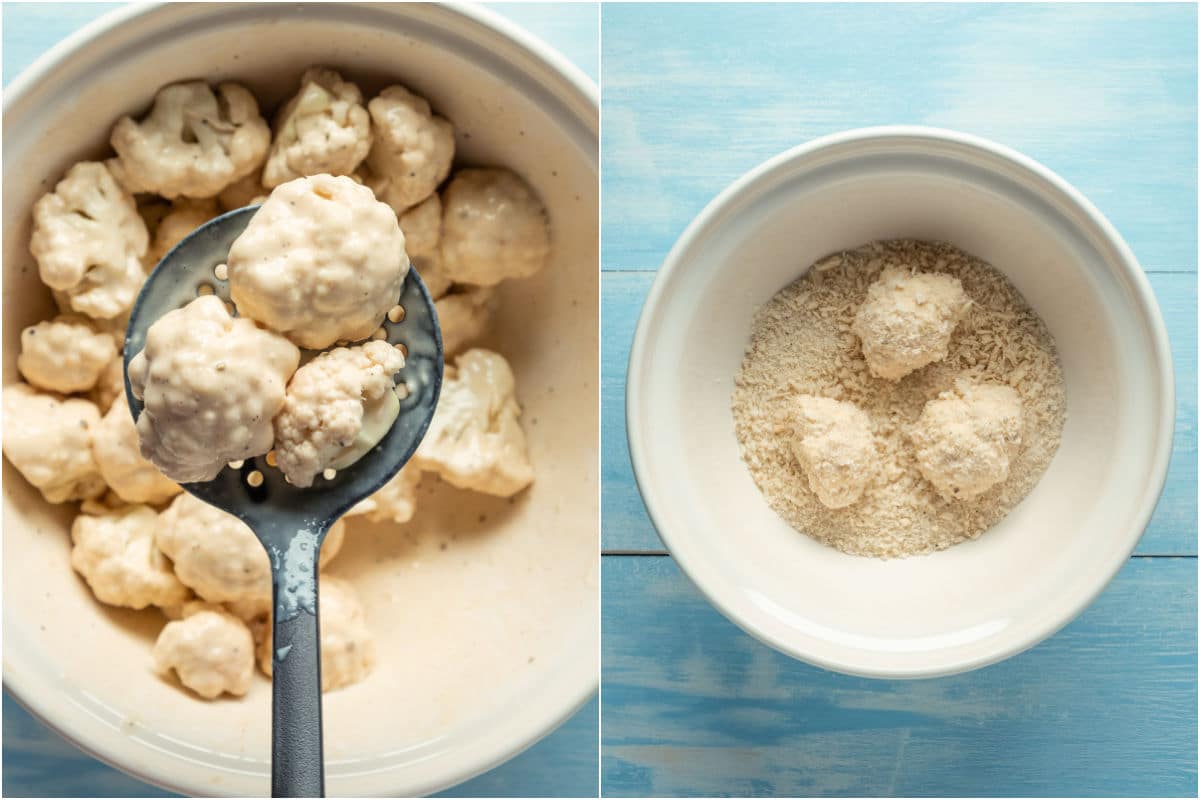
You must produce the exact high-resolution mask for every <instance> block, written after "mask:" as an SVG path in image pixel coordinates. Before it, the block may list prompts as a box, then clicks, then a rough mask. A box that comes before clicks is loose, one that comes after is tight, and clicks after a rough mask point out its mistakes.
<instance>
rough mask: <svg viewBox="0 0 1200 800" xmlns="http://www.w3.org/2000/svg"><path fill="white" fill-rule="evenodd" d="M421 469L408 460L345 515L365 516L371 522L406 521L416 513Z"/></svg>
mask: <svg viewBox="0 0 1200 800" xmlns="http://www.w3.org/2000/svg"><path fill="white" fill-rule="evenodd" d="M420 483H421V470H420V469H418V468H417V467H415V466H413V464H412V463H411V462H410V463H408V464H405V465H404V466H403V467H401V468H400V471H399V472H397V473H396V474H395V475H394V476H393V477H392V479H391V480H390V481H388V482H387V483H385V484H384V485H383V487H382V488H380V489H379V490H378V491H377V492H375V494H373V495H371V496H370V497H368V498H366V499H365V500H362V501H361V502H359V503H358V504H357V505H355V506H354V507H353V508H351V509H350V510H349V511H347V512H346V516H348V517H349V516H358V515H361V516H365V517H366V518H367V519H369V520H371V521H372V522H399V523H404V522H408V521H409V520H411V519H412V518H413V515H414V514H416V513H417V486H418V485H419V484H420Z"/></svg>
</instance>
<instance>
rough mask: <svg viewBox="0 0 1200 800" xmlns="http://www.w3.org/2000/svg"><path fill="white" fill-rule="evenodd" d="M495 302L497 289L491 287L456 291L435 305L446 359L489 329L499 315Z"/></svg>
mask: <svg viewBox="0 0 1200 800" xmlns="http://www.w3.org/2000/svg"><path fill="white" fill-rule="evenodd" d="M496 305H497V303H496V292H495V290H494V289H493V288H492V287H490V286H477V287H472V288H469V289H467V290H466V291H462V292H454V293H453V294H448V295H446V296H445V297H442V298H441V299H439V300H437V301H436V302H435V303H434V304H433V306H434V308H435V309H436V310H437V315H438V326H439V327H440V328H441V330H442V350H443V352H444V353H445V355H446V357H447V358H450V357H451V356H454V355H456V354H458V353H459V352H461V351H462V350H463V349H464V348H465V347H466V346H467V345H469V344H472V343H473V342H475V341H476V340H478V339H479V337H481V336H483V334H484V333H486V332H487V329H488V328H489V327H491V324H492V317H494V316H495V315H496Z"/></svg>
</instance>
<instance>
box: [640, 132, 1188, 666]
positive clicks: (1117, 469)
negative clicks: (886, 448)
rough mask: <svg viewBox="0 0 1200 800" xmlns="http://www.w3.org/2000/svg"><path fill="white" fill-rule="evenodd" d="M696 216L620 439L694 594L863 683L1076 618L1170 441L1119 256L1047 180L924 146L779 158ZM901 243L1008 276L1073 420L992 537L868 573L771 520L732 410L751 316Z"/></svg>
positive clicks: (1162, 377)
mask: <svg viewBox="0 0 1200 800" xmlns="http://www.w3.org/2000/svg"><path fill="white" fill-rule="evenodd" d="M703 220H704V222H703V224H702V225H700V226H698V229H696V230H694V231H689V233H688V234H685V236H684V238H683V239H682V240H681V243H680V244H679V245H677V248H676V250H675V251H674V252H673V253H672V256H671V257H669V258H668V264H667V265H666V266H665V267H664V271H665V274H664V276H663V277H662V278H661V279H660V280H661V282H662V285H661V286H659V285H656V286H655V289H654V292H653V294H652V297H651V299H650V300H649V301H648V303H647V308H646V310H645V311H644V312H643V314H644V316H643V320H642V323H641V325H640V326H639V330H638V339H639V341H638V342H637V343H636V344H635V348H634V353H635V355H634V359H633V362H632V363H631V368H630V379H629V380H630V387H631V388H630V399H629V416H630V420H629V424H630V441H631V447H632V449H633V453H634V463H635V467H636V468H637V475H638V480H639V484H640V485H641V487H642V490H643V493H644V494H645V496H646V500H647V504H648V506H649V508H650V510H651V513H652V515H653V517H654V519H655V522H656V525H657V527H658V529H659V531H660V533H661V534H662V536H663V538H664V540H665V541H666V542H667V544H668V545H669V546H670V548H671V550H672V552H673V554H675V555H676V556H677V558H678V559H679V561H680V562H681V564H682V566H683V567H684V568H685V570H686V571H687V572H688V574H689V575H690V576H691V577H692V578H693V580H695V581H696V582H697V583H698V584H699V585H700V587H701V588H702V589H703V590H704V591H705V592H706V593H707V594H708V596H709V597H710V599H712V600H713V601H714V602H715V603H716V604H717V605H718V606H719V607H720V608H721V609H722V610H723V611H724V612H725V613H726V614H727V615H729V616H730V617H731V618H733V619H734V620H735V621H737V622H739V623H740V624H741V625H743V627H746V628H747V629H748V630H749V631H750V632H752V633H754V634H755V635H757V636H759V637H760V638H762V639H764V640H765V641H766V642H768V643H769V644H772V645H774V646H776V647H778V648H779V649H782V650H784V651H785V652H788V653H790V654H792V655H794V656H797V657H800V658H803V659H805V660H808V661H811V662H814V663H817V664H820V665H823V666H827V667H830V668H833V669H838V670H841V671H846V672H852V673H858V674H867V675H880V676H916V675H929V674H940V673H948V672H954V671H958V670H962V669H967V668H971V667H974V666H979V665H982V664H984V663H989V662H991V661H994V660H998V659H999V658H1002V657H1005V656H1007V655H1011V654H1012V653H1015V652H1017V651H1019V650H1021V649H1023V648H1024V647H1027V646H1029V645H1031V644H1033V643H1034V642H1035V641H1037V640H1038V639H1040V638H1042V637H1043V636H1046V635H1048V634H1049V633H1051V632H1052V631H1054V630H1056V629H1057V628H1058V627H1060V626H1061V625H1062V624H1065V623H1066V622H1067V621H1068V620H1069V619H1070V618H1071V617H1073V616H1074V614H1076V613H1078V611H1079V610H1081V609H1082V607H1083V606H1084V605H1085V604H1086V603H1087V602H1088V601H1089V600H1090V599H1091V597H1093V596H1094V594H1095V593H1097V592H1098V591H1099V590H1100V589H1101V588H1102V587H1103V586H1104V584H1105V583H1106V582H1107V581H1108V579H1109V578H1110V577H1111V576H1112V574H1113V573H1115V571H1116V569H1117V568H1118V567H1119V566H1120V564H1121V563H1122V562H1123V560H1124V559H1125V558H1126V557H1127V556H1128V553H1129V552H1130V551H1131V549H1132V547H1133V545H1134V543H1135V542H1136V540H1137V538H1138V537H1139V536H1140V534H1141V531H1142V528H1143V527H1144V525H1145V522H1146V520H1147V519H1148V515H1149V511H1150V510H1151V509H1152V508H1153V505H1154V502H1155V500H1156V499H1157V494H1158V491H1159V489H1160V488H1161V484H1162V473H1163V471H1164V470H1165V463H1166V462H1165V453H1166V452H1168V451H1169V446H1170V445H1169V439H1170V435H1171V425H1172V422H1171V415H1170V405H1171V402H1172V401H1171V377H1170V370H1169V364H1167V359H1168V356H1167V355H1166V353H1165V351H1164V343H1163V342H1162V341H1161V340H1159V339H1157V338H1156V336H1155V329H1156V328H1155V326H1156V324H1158V323H1157V322H1156V315H1157V311H1156V310H1155V309H1154V307H1153V301H1152V300H1151V301H1150V307H1147V306H1146V305H1145V304H1144V301H1143V300H1142V299H1141V298H1142V295H1141V294H1140V292H1142V291H1144V290H1143V289H1141V288H1139V287H1138V286H1137V285H1136V283H1137V281H1136V280H1135V279H1134V278H1133V277H1132V275H1131V273H1130V272H1128V271H1127V270H1126V268H1125V267H1123V266H1122V264H1121V259H1122V255H1121V253H1120V252H1119V249H1120V248H1119V247H1116V246H1114V245H1113V244H1112V243H1111V242H1110V241H1109V240H1108V239H1106V238H1105V236H1104V235H1103V234H1102V231H1101V230H1100V228H1099V227H1098V226H1097V225H1096V224H1095V223H1094V222H1093V221H1091V220H1090V219H1089V218H1088V217H1087V215H1086V214H1084V213H1083V211H1082V210H1081V209H1080V207H1078V206H1076V205H1075V204H1074V203H1073V202H1071V201H1069V200H1068V198H1067V197H1066V195H1065V194H1063V192H1061V191H1059V190H1056V189H1054V188H1053V187H1052V186H1051V185H1050V183H1049V182H1047V181H1046V180H1045V179H1044V178H1043V177H1041V176H1039V175H1038V174H1036V173H1034V172H1032V171H1030V170H1027V169H1025V168H1024V167H1020V166H1018V165H1017V164H1015V163H1013V162H1011V161H1009V160H1008V159H1006V158H1003V157H1000V156H997V155H996V154H994V153H992V152H988V151H986V150H984V149H980V148H975V147H970V146H965V145H962V144H955V143H953V142H952V141H949V140H946V139H943V138H940V137H936V136H933V137H928V136H909V137H904V136H882V137H875V138H872V137H862V138H858V139H856V140H852V141H848V142H843V143H842V144H834V145H830V146H826V147H820V148H814V149H812V150H811V151H809V152H806V154H805V155H803V156H802V157H794V158H789V159H782V160H780V161H777V162H775V165H774V166H773V167H770V168H767V169H764V170H763V171H760V172H759V173H757V177H754V178H752V179H748V180H747V181H746V182H744V184H743V185H741V188H740V189H739V190H737V191H734V192H733V193H731V194H727V195H726V196H723V198H721V199H720V200H718V201H717V202H716V203H714V205H713V206H711V207H710V208H709V209H708V210H706V212H705V216H704V217H703ZM898 237H913V238H926V239H939V240H946V241H949V242H951V243H953V244H955V245H957V246H959V247H961V248H962V249H964V250H966V251H968V252H970V253H973V254H975V255H977V256H979V257H981V258H983V259H985V260H986V261H988V262H989V263H991V264H992V265H993V266H995V267H996V268H997V269H999V270H1000V271H1001V272H1003V273H1004V274H1005V275H1006V276H1007V277H1008V278H1009V280H1011V281H1012V283H1013V284H1014V285H1015V286H1016V287H1017V289H1018V290H1019V291H1020V292H1021V293H1022V294H1023V295H1024V296H1025V298H1026V299H1027V300H1028V302H1029V303H1030V304H1031V305H1032V307H1033V308H1034V309H1035V310H1036V311H1037V312H1038V313H1039V314H1040V315H1041V316H1042V318H1043V319H1044V320H1045V322H1046V324H1047V325H1048V327H1049V329H1050V332H1051V333H1052V335H1053V336H1054V337H1055V339H1056V341H1057V345H1058V348H1059V353H1060V357H1061V359H1062V363H1063V368H1064V372H1065V376H1066V381H1067V401H1068V419H1067V423H1066V428H1065V430H1064V433H1063V439H1062V445H1061V447H1060V449H1059V451H1058V453H1057V455H1056V456H1055V458H1054V460H1053V462H1052V463H1051V465H1050V468H1049V469H1048V471H1047V472H1046V474H1045V476H1044V477H1043V479H1042V480H1041V482H1040V483H1039V484H1038V485H1037V486H1036V488H1035V489H1034V491H1033V492H1032V493H1031V494H1030V495H1029V496H1028V497H1027V498H1026V499H1025V500H1024V501H1023V502H1022V503H1021V504H1020V505H1019V506H1018V507H1017V508H1016V509H1015V510H1014V511H1013V512H1012V513H1011V514H1010V515H1009V516H1008V517H1007V518H1005V519H1004V520H1003V521H1002V522H1001V523H1000V524H999V525H997V526H996V527H995V528H993V529H992V530H990V531H988V532H986V533H985V534H984V535H983V536H982V537H980V538H979V539H977V540H975V541H972V542H968V543H965V544H962V545H959V546H956V547H953V548H951V549H949V550H946V551H942V552H940V553H936V554H933V555H929V556H923V557H916V558H909V559H902V560H893V561H881V560H874V559H868V558H862V557H856V556H849V555H844V554H842V553H840V552H838V551H836V550H834V549H832V548H829V547H825V546H822V545H821V544H818V543H817V542H816V541H814V540H812V539H810V538H808V537H806V536H804V535H802V534H800V533H798V532H796V531H794V530H793V529H792V528H791V527H789V526H788V524H787V523H786V522H784V521H783V520H782V519H781V518H779V517H778V516H777V515H776V514H775V513H774V512H773V511H772V510H771V509H770V508H769V507H768V506H767V504H766V501H765V500H764V499H763V497H762V495H761V494H760V492H759V491H758V488H757V487H756V486H755V485H754V483H753V481H752V479H751V477H750V475H749V472H748V471H747V470H746V469H745V467H744V465H743V464H742V462H741V460H740V456H739V450H738V445H737V441H736V439H735V436H734V428H733V418H732V413H731V411H730V396H731V394H732V390H733V378H734V375H735V373H736V372H737V369H738V366H739V364H740V363H741V359H742V354H743V350H744V348H745V346H746V345H747V343H748V341H749V335H750V325H751V318H752V315H753V313H754V310H755V309H756V308H757V307H758V306H760V305H762V304H763V303H764V302H766V301H767V300H768V299H770V297H771V296H772V295H773V294H774V293H775V292H776V291H778V290H779V289H780V288H782V287H783V286H785V285H786V284H788V283H790V282H791V281H793V280H794V279H796V278H797V277H799V276H800V275H801V274H802V273H803V272H804V270H805V269H806V268H807V266H808V265H809V264H811V263H812V262H813V261H814V260H816V259H817V258H819V257H821V256H823V255H825V254H827V253H830V252H832V251H836V250H839V249H849V248H853V247H855V246H858V245H860V244H863V243H866V242H868V241H871V240H875V239H886V238H898ZM1133 268H1134V269H1135V270H1136V269H1137V266H1136V263H1134V264H1133ZM639 353H641V354H644V355H645V357H644V358H639V355H638V354H639ZM662 365H672V366H671V368H670V369H663V368H662ZM1164 412H1165V413H1164ZM1164 447H1165V448H1166V449H1165V450H1164Z"/></svg>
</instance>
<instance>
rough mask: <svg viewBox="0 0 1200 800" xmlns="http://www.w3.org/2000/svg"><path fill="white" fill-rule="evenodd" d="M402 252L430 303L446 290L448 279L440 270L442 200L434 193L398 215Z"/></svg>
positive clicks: (448, 283) (448, 284)
mask: <svg viewBox="0 0 1200 800" xmlns="http://www.w3.org/2000/svg"><path fill="white" fill-rule="evenodd" d="M400 231H401V232H402V233H403V234H404V250H405V252H407V253H408V257H409V259H410V260H411V261H412V266H413V269H415V270H416V271H417V273H418V274H420V276H421V281H422V282H423V283H424V284H425V288H426V289H428V290H429V296H430V297H432V298H433V299H434V300H437V299H438V298H439V297H441V296H442V295H444V294H445V293H446V292H448V291H449V290H450V283H451V281H450V279H449V278H448V277H446V273H445V272H444V271H443V270H442V253H441V248H440V247H439V246H438V245H439V243H440V242H441V241H442V201H441V198H439V197H438V195H437V192H434V193H433V194H431V195H429V197H428V198H427V199H425V200H422V201H421V202H420V203H418V204H417V205H415V206H413V207H412V208H410V209H409V210H408V211H405V212H404V213H403V214H401V215H400Z"/></svg>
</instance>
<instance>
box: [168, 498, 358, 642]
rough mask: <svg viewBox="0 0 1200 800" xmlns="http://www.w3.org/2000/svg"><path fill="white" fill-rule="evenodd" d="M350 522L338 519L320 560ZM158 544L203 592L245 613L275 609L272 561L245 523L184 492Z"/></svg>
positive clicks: (328, 556) (330, 553)
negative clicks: (272, 598)
mask: <svg viewBox="0 0 1200 800" xmlns="http://www.w3.org/2000/svg"><path fill="white" fill-rule="evenodd" d="M345 530H346V526H345V524H343V523H342V522H340V521H339V522H337V523H335V524H334V526H333V527H332V528H330V529H329V533H328V534H327V535H326V537H325V542H324V545H323V546H322V547H321V559H320V561H321V566H325V565H326V564H328V563H329V562H330V561H332V560H333V558H334V556H336V555H337V553H338V551H339V550H340V549H341V547H342V541H343V537H344V536H345ZM155 536H156V542H157V543H158V548H159V549H160V550H162V552H163V553H165V554H166V555H167V557H168V558H170V559H171V561H172V562H174V564H175V575H176V576H178V578H179V580H180V581H182V582H183V583H184V585H186V586H187V587H189V588H190V589H191V590H192V591H194V592H195V593H196V594H197V595H198V596H199V597H201V598H203V599H204V600H207V601H209V602H212V603H229V604H231V606H233V607H234V608H235V609H236V610H235V611H234V613H235V614H236V615H237V616H238V617H240V618H244V619H250V618H253V617H255V616H259V615H262V614H266V613H268V612H269V611H270V610H271V563H270V559H269V558H268V556H267V551H266V549H264V548H263V546H262V544H261V543H260V542H259V541H258V538H257V537H256V536H255V535H254V532H253V531H252V530H250V527H249V526H248V525H246V523H244V522H242V521H241V520H240V519H238V518H237V517H235V516H233V515H232V514H229V513H227V512H225V511H222V510H221V509H219V508H217V507H216V506H211V505H209V504H208V503H205V502H204V501H203V500H198V499H196V498H195V497H193V496H192V495H190V494H187V493H184V494H181V495H179V497H176V498H175V500H174V502H172V503H171V505H170V506H169V507H168V508H167V510H166V511H164V512H163V513H162V514H161V515H160V516H159V518H158V528H157V531H156V534H155Z"/></svg>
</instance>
